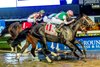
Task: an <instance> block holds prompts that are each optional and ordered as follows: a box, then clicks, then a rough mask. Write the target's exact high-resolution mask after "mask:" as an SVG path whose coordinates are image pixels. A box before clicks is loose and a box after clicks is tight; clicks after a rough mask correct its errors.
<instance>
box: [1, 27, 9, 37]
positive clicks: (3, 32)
mask: <svg viewBox="0 0 100 67" xmlns="http://www.w3.org/2000/svg"><path fill="white" fill-rule="evenodd" d="M8 33H9V32H8V27H6V28H4V29H3V30H2V32H1V33H0V37H3V36H4V35H6V34H8Z"/></svg>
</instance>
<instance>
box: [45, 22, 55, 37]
mask: <svg viewBox="0 0 100 67" xmlns="http://www.w3.org/2000/svg"><path fill="white" fill-rule="evenodd" d="M45 33H46V34H49V35H54V36H57V32H56V26H55V25H54V24H51V23H48V24H46V26H45Z"/></svg>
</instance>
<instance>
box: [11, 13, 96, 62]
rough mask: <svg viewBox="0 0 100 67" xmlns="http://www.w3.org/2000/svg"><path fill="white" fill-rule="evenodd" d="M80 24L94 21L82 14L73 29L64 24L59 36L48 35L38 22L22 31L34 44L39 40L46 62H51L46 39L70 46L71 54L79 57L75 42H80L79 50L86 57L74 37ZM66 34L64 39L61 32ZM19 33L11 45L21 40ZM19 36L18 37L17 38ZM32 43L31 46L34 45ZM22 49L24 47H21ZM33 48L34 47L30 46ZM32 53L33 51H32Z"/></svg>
mask: <svg viewBox="0 0 100 67" xmlns="http://www.w3.org/2000/svg"><path fill="white" fill-rule="evenodd" d="M81 25H84V26H86V27H88V26H92V25H94V23H93V22H92V20H91V19H90V18H89V17H88V16H87V15H83V16H82V17H80V18H79V19H78V20H77V21H76V22H75V24H74V29H71V28H70V27H69V26H66V25H64V26H63V27H62V28H61V29H60V31H61V33H60V36H59V37H58V36H52V35H48V34H46V33H45V24H38V25H35V26H34V27H32V28H31V29H30V30H29V31H28V32H27V33H25V32H24V34H26V35H27V36H30V40H32V41H33V43H34V45H36V44H37V42H38V41H39V42H40V43H41V45H42V50H43V54H44V56H45V57H46V59H47V61H48V62H51V60H50V59H49V57H48V56H47V55H46V53H47V52H49V51H48V48H47V44H46V41H49V42H56V43H62V44H64V45H65V46H68V47H69V48H70V50H71V51H72V52H73V54H74V55H75V56H76V57H78V58H79V56H78V55H77V54H76V52H75V51H76V48H77V49H78V50H79V51H81V50H80V49H79V47H78V46H77V45H76V44H77V43H78V44H80V45H81V46H82V47H83V52H81V53H82V54H83V55H85V57H86V52H85V48H84V45H83V44H82V43H81V42H79V41H77V40H76V39H75V37H76V33H77V30H78V29H79V27H80V26H81ZM62 32H63V33H65V34H66V39H64V35H63V33H62ZM21 35H23V32H21V33H20V35H18V36H17V38H16V39H15V40H14V41H13V43H12V46H13V47H15V46H17V44H18V43H20V42H21V38H20V37H21ZM26 35H25V36H24V35H23V36H24V38H27V36H26ZM19 38H20V39H19ZM22 40H23V39H22ZM34 45H33V44H32V46H34ZM23 49H24V48H23ZM32 49H33V50H35V48H32ZM33 53H34V51H33Z"/></svg>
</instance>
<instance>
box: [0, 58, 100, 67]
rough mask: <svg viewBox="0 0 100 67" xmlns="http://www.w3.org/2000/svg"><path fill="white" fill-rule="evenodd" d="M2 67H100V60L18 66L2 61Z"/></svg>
mask: <svg viewBox="0 0 100 67" xmlns="http://www.w3.org/2000/svg"><path fill="white" fill-rule="evenodd" d="M0 67H100V60H95V59H87V62H83V61H79V60H78V61H74V60H70V61H69V60H68V61H67V60H66V61H65V60H64V61H54V62H53V63H46V62H39V61H24V62H22V63H18V64H9V63H4V62H2V61H0Z"/></svg>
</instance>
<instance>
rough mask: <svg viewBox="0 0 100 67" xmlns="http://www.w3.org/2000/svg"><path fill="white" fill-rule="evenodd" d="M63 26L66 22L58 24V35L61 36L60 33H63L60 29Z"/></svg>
mask: <svg viewBox="0 0 100 67" xmlns="http://www.w3.org/2000/svg"><path fill="white" fill-rule="evenodd" d="M62 26H64V23H61V24H60V25H59V26H58V28H57V29H56V32H57V33H58V36H60V33H61V31H60V29H61V27H62Z"/></svg>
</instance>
